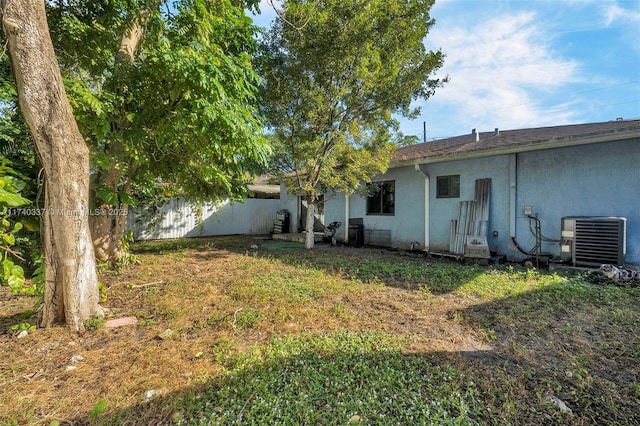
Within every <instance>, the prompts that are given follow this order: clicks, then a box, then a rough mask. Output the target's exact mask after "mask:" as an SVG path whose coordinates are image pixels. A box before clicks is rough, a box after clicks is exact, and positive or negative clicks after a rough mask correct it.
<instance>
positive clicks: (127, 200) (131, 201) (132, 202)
mask: <svg viewBox="0 0 640 426" xmlns="http://www.w3.org/2000/svg"><path fill="white" fill-rule="evenodd" d="M118 196H119V197H120V201H121V202H123V203H124V204H126V205H128V206H131V207H136V206H137V204H138V202H137V201H136V199H135V198H133V197H132V196H131V195H129V194H127V193H126V192H119V193H118Z"/></svg>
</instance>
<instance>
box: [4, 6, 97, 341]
mask: <svg viewBox="0 0 640 426" xmlns="http://www.w3.org/2000/svg"><path fill="white" fill-rule="evenodd" d="M0 5H1V6H2V25H3V30H4V35H5V38H6V39H7V40H8V50H9V55H10V57H11V65H12V68H13V72H14V75H15V81H16V85H17V88H18V100H19V104H20V109H21V111H22V114H23V116H24V119H25V121H26V123H27V125H28V126H29V130H30V132H31V134H32V136H33V139H34V141H35V143H36V148H37V151H38V154H39V156H40V160H41V161H42V165H43V167H44V170H45V178H46V179H45V214H44V218H43V222H44V223H43V231H42V233H43V244H44V254H45V262H46V263H45V268H46V269H45V276H46V283H45V295H44V297H45V299H44V306H43V311H42V316H41V325H42V326H45V327H50V326H52V325H55V324H60V323H66V324H67V325H68V326H69V327H70V328H71V329H72V330H74V331H77V332H80V333H82V332H84V325H83V321H85V320H87V319H89V318H91V317H92V316H94V315H99V314H101V313H102V312H101V309H100V306H99V304H98V302H99V293H98V279H97V275H96V267H95V258H94V251H93V245H92V241H91V234H90V232H89V222H88V218H89V149H88V148H87V145H86V143H85V141H84V139H83V137H82V135H81V134H80V131H79V130H78V126H77V124H76V121H75V118H74V117H73V113H72V111H71V107H70V105H69V101H68V99H67V95H66V93H65V90H64V86H63V84H62V77H61V75H60V69H59V66H58V62H57V59H56V57H55V53H54V50H53V45H52V43H51V37H50V35H49V27H48V25H47V20H46V14H45V7H44V2H43V0H19V1H18V0H0Z"/></svg>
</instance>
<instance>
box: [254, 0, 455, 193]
mask: <svg viewBox="0 0 640 426" xmlns="http://www.w3.org/2000/svg"><path fill="white" fill-rule="evenodd" d="M432 4H433V1H432V0H394V1H388V0H321V1H320V2H318V1H306V0H291V1H287V2H285V5H284V14H285V20H282V19H279V20H276V23H275V24H274V25H273V27H272V28H271V29H270V31H269V32H268V33H267V34H265V36H264V43H263V55H262V57H261V61H260V69H261V71H262V73H263V75H264V76H265V80H266V81H265V84H264V86H263V91H262V102H261V105H262V107H263V111H264V112H265V115H266V116H267V117H268V120H269V124H270V126H271V128H272V129H273V132H274V136H275V138H277V139H278V140H279V144H278V145H277V146H278V147H279V149H280V151H281V152H284V153H286V154H285V155H282V156H281V161H282V163H284V164H280V165H279V168H280V169H281V170H283V171H285V172H286V171H294V172H295V173H294V174H292V175H288V176H285V177H284V181H285V182H286V184H287V186H288V188H289V189H290V190H292V192H293V191H296V192H303V193H305V194H306V195H307V199H308V200H311V202H313V201H317V200H318V199H319V197H320V196H321V195H322V194H324V193H325V192H326V191H327V190H328V189H333V190H337V191H344V192H347V193H352V192H354V191H356V190H357V189H358V188H359V186H360V184H361V182H362V181H367V180H370V179H371V178H372V177H373V176H375V175H377V174H379V173H382V172H384V171H385V170H386V167H387V165H388V161H389V159H390V155H391V153H392V151H393V148H394V144H393V143H392V141H394V140H395V141H396V142H397V143H404V142H406V138H404V137H403V136H402V135H401V134H399V133H398V132H397V129H398V122H397V120H396V119H394V118H393V116H394V114H399V115H403V116H407V117H415V116H417V114H418V112H419V111H418V109H414V108H412V107H411V102H412V101H413V100H416V99H419V98H420V99H427V98H428V97H429V96H431V95H432V94H433V93H434V90H435V88H436V87H438V86H439V85H441V84H442V81H440V80H436V79H432V78H431V76H432V73H433V72H434V71H436V70H437V69H438V68H440V67H441V66H442V61H443V55H442V53H441V52H427V51H426V49H425V47H424V43H423V40H424V38H425V37H426V36H427V33H428V31H429V28H430V27H431V26H432V25H433V21H432V20H431V18H430V17H429V9H430V8H431V6H432ZM286 169H288V170H286Z"/></svg>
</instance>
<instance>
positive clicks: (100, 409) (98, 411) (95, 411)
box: [89, 399, 108, 421]
mask: <svg viewBox="0 0 640 426" xmlns="http://www.w3.org/2000/svg"><path fill="white" fill-rule="evenodd" d="M107 406H108V403H107V400H106V399H100V400H99V401H98V402H96V403H95V404H94V406H93V408H91V411H90V412H89V418H90V419H91V420H94V421H95V420H97V419H98V417H100V416H101V415H102V414H104V413H105V411H107Z"/></svg>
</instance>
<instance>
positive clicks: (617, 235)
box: [560, 216, 627, 267]
mask: <svg viewBox="0 0 640 426" xmlns="http://www.w3.org/2000/svg"><path fill="white" fill-rule="evenodd" d="M626 232H627V219H626V218H624V217H609V216H607V217H602V216H569V217H563V218H562V242H561V243H560V244H561V245H560V252H561V258H562V260H563V261H567V262H571V264H572V265H573V266H596V267H597V266H600V265H602V264H603V263H610V264H612V265H624V258H625V255H626Z"/></svg>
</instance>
